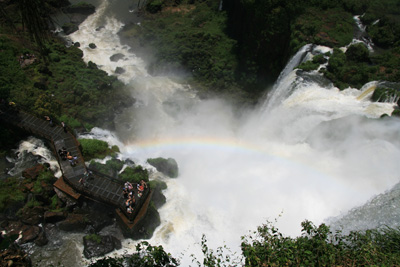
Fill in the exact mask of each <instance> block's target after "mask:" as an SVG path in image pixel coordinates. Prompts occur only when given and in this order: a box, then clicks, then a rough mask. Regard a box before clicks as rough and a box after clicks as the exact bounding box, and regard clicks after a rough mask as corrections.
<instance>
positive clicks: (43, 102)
mask: <svg viewBox="0 0 400 267" xmlns="http://www.w3.org/2000/svg"><path fill="white" fill-rule="evenodd" d="M14 2H15V3H14ZM14 2H13V1H7V2H2V3H1V4H0V7H1V9H2V10H3V11H4V10H7V14H14V15H15V16H13V18H12V19H11V18H10V17H1V19H0V32H1V33H2V35H1V36H0V50H1V53H0V81H1V82H0V97H1V98H2V99H7V100H11V101H14V102H15V103H17V105H18V106H19V107H20V108H23V109H26V110H28V111H30V112H33V113H35V114H37V115H39V116H43V115H50V116H52V117H53V118H60V117H62V116H66V117H68V118H70V120H71V121H74V123H71V124H70V126H78V124H77V123H76V121H78V122H79V126H82V125H83V126H85V127H87V126H89V127H90V126H91V125H93V124H96V125H99V126H103V127H112V126H113V116H114V112H115V110H118V109H121V108H124V107H125V106H127V105H130V104H131V103H132V102H133V100H131V98H130V97H129V96H128V94H127V92H126V91H125V89H124V86H123V84H122V83H121V82H119V81H118V80H117V78H116V77H114V76H108V75H107V73H105V72H104V71H102V70H99V69H98V68H97V66H96V64H94V63H92V64H88V65H86V64H85V63H84V62H83V60H82V55H83V52H82V51H81V50H80V49H79V48H77V47H74V46H71V47H66V46H65V45H64V44H63V42H62V40H60V39H58V38H57V37H55V36H48V35H47V34H46V35H44V34H43V32H42V31H43V28H44V30H47V27H44V26H43V25H42V24H43V19H46V18H48V16H47V15H48V14H49V13H47V15H46V16H42V18H40V19H41V20H40V21H39V20H37V21H36V20H34V19H39V18H38V17H35V16H34V14H36V13H37V14H40V12H41V11H40V10H39V11H37V12H33V10H29V12H27V13H26V14H25V15H24V16H23V17H20V16H19V13H18V12H20V11H19V9H21V8H23V10H26V8H24V7H27V8H28V7H29V6H30V5H37V4H38V3H39V2H40V3H42V4H43V7H44V6H45V5H46V4H47V2H51V1H47V0H40V1H39V0H35V1H24V0H19V1H14ZM31 2H32V3H31ZM19 4H21V5H19ZM28 4H29V5H28ZM17 7H19V9H18V8H17ZM35 10H36V9H35ZM43 10H44V9H43ZM21 12H22V11H21ZM23 18H24V19H25V21H23V20H22V19H23ZM10 21H11V22H13V23H9V22H10ZM29 21H31V22H32V21H33V22H34V25H31V24H33V22H32V23H29ZM39 22H40V23H39ZM22 23H24V25H26V26H27V29H28V30H29V31H24V29H26V28H23V27H22V25H23V24H22ZM41 25H42V26H41ZM30 37H33V39H34V40H35V42H32V41H31V39H30ZM22 56H23V57H24V58H23V59H21V57H22Z"/></svg>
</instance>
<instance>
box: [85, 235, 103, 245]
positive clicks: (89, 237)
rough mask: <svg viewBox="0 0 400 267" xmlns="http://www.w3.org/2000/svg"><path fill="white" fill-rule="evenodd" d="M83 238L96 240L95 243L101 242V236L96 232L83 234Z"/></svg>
mask: <svg viewBox="0 0 400 267" xmlns="http://www.w3.org/2000/svg"><path fill="white" fill-rule="evenodd" d="M83 238H84V239H87V240H91V241H94V242H96V243H97V244H100V243H101V236H99V235H98V234H90V235H85V236H84V237H83Z"/></svg>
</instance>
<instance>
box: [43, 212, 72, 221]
mask: <svg viewBox="0 0 400 267" xmlns="http://www.w3.org/2000/svg"><path fill="white" fill-rule="evenodd" d="M65 218H67V214H66V212H62V211H60V212H54V211H46V212H45V213H44V221H45V222H46V223H56V222H59V221H62V220H65Z"/></svg>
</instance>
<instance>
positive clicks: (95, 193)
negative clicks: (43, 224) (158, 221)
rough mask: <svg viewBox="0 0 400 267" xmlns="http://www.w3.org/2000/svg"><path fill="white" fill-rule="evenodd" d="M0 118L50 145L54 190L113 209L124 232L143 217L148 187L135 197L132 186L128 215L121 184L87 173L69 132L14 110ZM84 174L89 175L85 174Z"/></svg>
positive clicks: (91, 171)
mask: <svg viewBox="0 0 400 267" xmlns="http://www.w3.org/2000/svg"><path fill="white" fill-rule="evenodd" d="M0 119H1V120H3V121H4V122H6V123H8V124H11V125H14V126H16V127H18V128H21V129H23V130H25V131H27V132H29V133H31V134H32V135H35V136H38V137H41V138H44V139H46V140H48V141H49V142H50V144H51V146H52V148H51V149H52V150H53V154H54V156H55V157H56V158H57V161H58V163H59V165H60V169H61V173H62V177H60V178H59V179H58V180H57V182H55V183H54V187H56V188H57V189H59V190H61V191H62V192H64V193H66V194H67V195H69V196H71V197H72V198H74V199H76V200H79V199H80V198H81V197H82V196H84V197H86V198H89V199H93V200H95V201H99V202H102V203H105V204H108V205H110V206H112V207H115V208H116V210H115V211H116V215H117V221H119V223H120V224H121V223H122V224H123V225H121V226H122V227H123V228H124V229H125V232H126V231H128V233H129V231H132V230H133V229H134V227H135V225H136V224H137V223H138V222H139V221H140V220H141V219H142V218H143V217H144V216H145V214H146V212H147V207H148V205H149V202H150V199H151V195H152V192H151V190H150V188H146V189H145V190H144V191H143V193H142V196H141V197H140V198H139V197H138V190H137V188H136V184H134V185H133V186H134V190H133V194H134V197H135V199H136V206H135V209H134V210H133V212H132V213H128V212H127V210H126V206H125V198H124V195H123V187H124V182H123V181H122V180H119V179H115V178H113V177H110V176H107V175H105V174H102V173H99V172H96V171H94V170H90V169H89V168H88V167H87V166H86V164H85V161H84V159H83V157H82V153H81V150H80V144H79V142H78V140H77V139H76V138H75V136H74V135H73V134H72V133H70V132H69V131H65V130H64V128H63V127H61V125H54V124H53V125H51V124H50V123H49V121H46V120H45V119H40V118H38V117H36V116H34V115H32V114H29V113H27V112H24V111H22V110H19V109H14V108H8V109H6V110H1V114H0ZM62 148H66V151H68V152H70V154H71V155H72V156H76V157H77V159H76V164H75V165H74V166H72V165H71V163H70V162H69V160H65V159H64V160H63V159H62V158H61V157H60V155H59V153H58V151H59V150H61V149H62ZM87 172H89V173H90V174H89V175H85V174H87ZM81 179H84V180H85V182H84V183H81V182H80V180H81Z"/></svg>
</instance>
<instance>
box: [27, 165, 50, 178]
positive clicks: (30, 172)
mask: <svg viewBox="0 0 400 267" xmlns="http://www.w3.org/2000/svg"><path fill="white" fill-rule="evenodd" d="M44 170H45V167H44V166H43V165H42V164H38V165H36V166H34V167H32V168H29V169H26V170H24V171H23V172H22V176H23V177H25V178H26V179H36V178H37V177H38V176H39V173H41V172H42V171H44Z"/></svg>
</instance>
